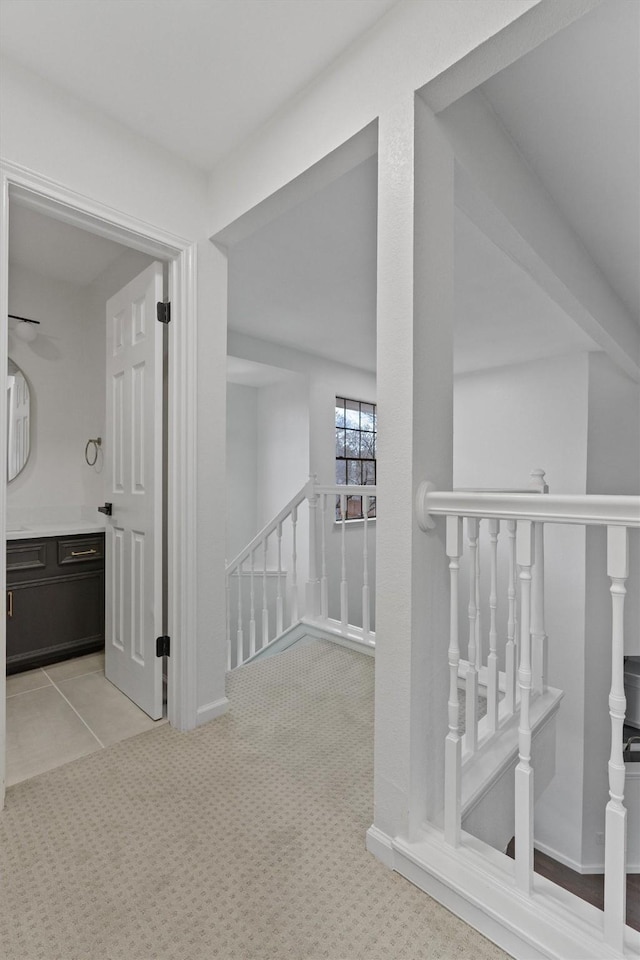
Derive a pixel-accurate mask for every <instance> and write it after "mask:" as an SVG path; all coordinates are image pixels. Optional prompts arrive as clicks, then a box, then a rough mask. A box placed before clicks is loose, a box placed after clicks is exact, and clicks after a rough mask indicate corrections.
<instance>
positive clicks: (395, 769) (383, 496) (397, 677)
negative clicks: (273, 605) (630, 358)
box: [369, 97, 454, 849]
mask: <svg viewBox="0 0 640 960" xmlns="http://www.w3.org/2000/svg"><path fill="white" fill-rule="evenodd" d="M453 199H454V198H453V156H452V153H451V150H450V148H449V145H448V143H447V142H446V140H445V139H444V138H443V136H442V135H441V132H440V129H439V125H438V121H437V120H436V118H435V117H434V116H433V114H432V113H431V111H430V110H429V108H428V107H427V106H426V105H425V103H424V102H423V101H422V100H421V99H419V98H416V99H415V100H414V98H413V97H411V98H407V100H406V101H403V102H400V103H398V104H397V107H396V108H395V109H394V110H392V111H389V112H388V113H386V114H385V115H382V116H381V117H380V119H379V153H378V328H377V330H378V366H377V371H378V372H377V381H378V413H379V421H380V432H379V448H378V477H377V486H378V517H377V520H376V524H377V531H376V537H377V549H376V555H377V559H376V563H377V584H376V721H375V722H376V730H375V737H376V742H375V788H374V789H375V823H374V828H373V829H372V831H370V835H369V837H370V846H371V848H372V849H375V847H374V844H373V842H372V837H373V836H374V835H377V837H378V838H379V837H380V834H384V835H386V836H387V837H389V836H390V837H393V836H398V835H400V836H409V837H411V836H415V833H416V830H417V829H418V828H419V826H420V824H421V823H422V822H423V821H424V820H425V818H428V819H430V820H435V821H436V822H438V823H441V822H442V794H443V777H444V763H443V760H444V743H445V737H446V734H447V691H448V659H447V646H448V637H449V584H448V560H447V556H446V549H445V528H444V523H442V524H437V525H436V528H435V529H434V530H432V531H430V532H429V533H428V534H425V533H423V532H422V531H421V530H420V529H419V527H418V525H417V522H416V519H415V510H414V497H415V492H416V489H417V487H418V484H419V483H420V482H421V481H422V480H424V479H429V480H431V481H433V482H434V483H435V484H436V486H437V487H438V488H440V489H445V490H447V489H451V486H452V460H453V452H452V451H453V437H452V434H453V364H452V355H453V219H454V206H453ZM376 831H377V833H376Z"/></svg>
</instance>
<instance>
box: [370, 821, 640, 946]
mask: <svg viewBox="0 0 640 960" xmlns="http://www.w3.org/2000/svg"><path fill="white" fill-rule="evenodd" d="M367 849H368V850H370V852H371V853H373V854H374V855H375V856H377V857H378V858H379V859H380V860H381V861H382V863H384V864H385V866H387V867H391V868H393V869H394V870H396V871H397V872H398V873H400V874H401V875H402V876H404V877H406V879H407V880H410V881H411V883H413V884H415V885H416V886H417V887H419V888H420V889H421V890H424V891H425V893H428V894H429V895H430V896H432V897H433V898H434V899H435V900H437V901H438V902H439V903H441V904H443V906H445V907H446V908H447V909H448V910H450V911H451V912H452V913H454V914H456V916H458V917H460V918H461V919H462V920H464V921H465V922H466V923H469V924H470V925H471V926H472V927H474V928H475V929H476V930H478V931H479V932H480V933H482V934H483V935H484V936H485V937H488V939H490V940H492V941H493V942H494V943H496V944H497V945H498V946H500V947H502V949H503V950H506V951H507V953H509V954H510V955H511V956H512V957H514V958H516V960H541V958H545V960H605V958H611V960H613V958H618V960H622V956H623V954H622V953H619V952H618V951H617V950H615V949H613V948H611V947H610V946H608V945H607V944H605V943H604V940H603V934H602V913H601V911H599V910H597V909H596V908H595V907H592V906H591V905H590V904H587V903H585V902H584V901H582V900H579V899H578V898H577V897H575V896H574V895H573V894H570V893H568V892H567V891H565V890H562V888H560V887H557V886H556V885H555V884H553V883H551V882H550V881H548V880H545V879H544V878H543V877H539V876H538V875H536V876H535V877H534V890H533V894H532V896H530V897H528V896H526V895H525V894H523V893H521V892H520V891H519V890H517V889H516V887H515V883H514V865H513V861H511V860H509V858H508V857H505V856H504V855H503V854H500V853H499V852H498V851H496V850H494V849H493V848H491V847H489V846H488V845H487V844H484V843H482V842H481V841H479V840H476V839H475V838H474V837H472V836H470V835H469V834H463V840H462V843H461V845H460V847H458V848H457V849H454V848H452V847H450V846H449V845H448V844H446V843H445V842H444V838H443V837H442V834H441V832H440V831H438V830H436V829H435V828H432V827H430V826H428V825H425V827H424V830H423V831H422V834H421V839H420V840H419V841H416V842H415V843H408V842H407V841H405V840H402V839H401V838H392V837H389V836H386V835H385V834H383V833H382V832H381V831H380V830H378V829H376V828H375V827H371V828H370V829H369V830H368V832H367ZM624 956H625V957H635V958H640V936H639V935H638V934H637V933H636V932H635V931H633V930H631V929H630V928H629V927H627V928H626V945H625V953H624Z"/></svg>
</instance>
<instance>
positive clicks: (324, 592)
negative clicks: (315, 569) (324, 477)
mask: <svg viewBox="0 0 640 960" xmlns="http://www.w3.org/2000/svg"><path fill="white" fill-rule="evenodd" d="M326 534H327V494H326V493H323V494H322V576H321V579H320V612H321V615H322V619H323V620H327V619H328V618H329V589H328V583H327V544H326Z"/></svg>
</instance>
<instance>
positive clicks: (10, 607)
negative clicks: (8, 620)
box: [7, 590, 13, 617]
mask: <svg viewBox="0 0 640 960" xmlns="http://www.w3.org/2000/svg"><path fill="white" fill-rule="evenodd" d="M7 616H8V617H12V616H13V590H7Z"/></svg>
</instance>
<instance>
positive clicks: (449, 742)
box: [444, 517, 462, 847]
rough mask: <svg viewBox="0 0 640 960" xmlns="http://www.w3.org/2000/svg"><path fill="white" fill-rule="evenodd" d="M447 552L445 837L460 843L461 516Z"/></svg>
mask: <svg viewBox="0 0 640 960" xmlns="http://www.w3.org/2000/svg"><path fill="white" fill-rule="evenodd" d="M447 556H448V557H449V579H450V584H451V600H450V628H449V704H448V711H449V732H448V734H447V738H446V740H445V751H444V771H445V772H444V837H445V840H446V841H447V843H450V844H451V846H453V847H457V846H458V844H459V843H460V819H461V809H462V808H461V782H462V766H461V763H462V739H461V737H460V717H459V694H458V667H459V665H460V644H459V640H458V571H459V569H460V557H461V556H462V518H461V517H447Z"/></svg>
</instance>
